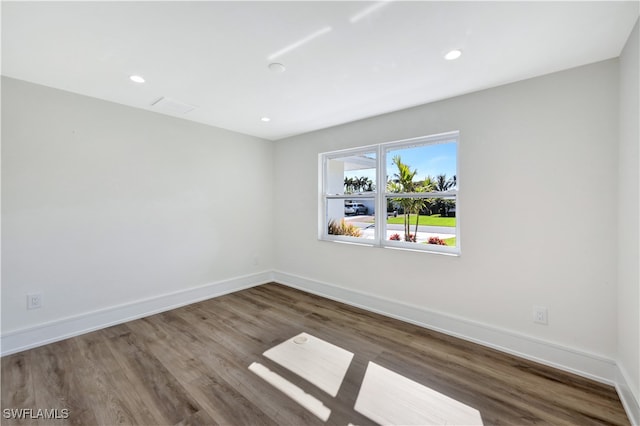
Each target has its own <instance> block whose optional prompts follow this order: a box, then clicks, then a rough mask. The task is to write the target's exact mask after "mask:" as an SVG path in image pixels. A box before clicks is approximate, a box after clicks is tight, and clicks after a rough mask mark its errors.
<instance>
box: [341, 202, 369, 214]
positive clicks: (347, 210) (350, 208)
mask: <svg viewBox="0 0 640 426" xmlns="http://www.w3.org/2000/svg"><path fill="white" fill-rule="evenodd" d="M367 213H369V209H368V208H367V206H365V205H364V204H361V203H344V214H345V215H350V214H353V215H356V214H367Z"/></svg>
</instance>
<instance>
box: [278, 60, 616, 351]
mask: <svg viewBox="0 0 640 426" xmlns="http://www.w3.org/2000/svg"><path fill="white" fill-rule="evenodd" d="M451 130H460V150H459V155H460V157H459V161H460V166H459V175H458V179H459V184H460V199H459V209H458V213H459V217H460V229H461V240H460V242H461V247H462V255H461V256H460V257H450V256H443V255H436V254H426V253H416V252H408V251H397V250H390V249H380V248H370V247H361V246H355V245H346V244H340V243H331V242H325V241H318V240H317V233H316V230H317V224H316V220H317V210H316V209H317V206H318V194H317V191H316V188H318V182H317V180H318V170H317V163H318V161H317V159H318V153H321V152H326V151H331V150H336V149H343V148H349V147H357V146H361V145H368V144H373V143H378V142H387V141H393V140H398V139H405V138H410V137H417V136H422V135H429V134H435V133H440V132H446V131H451ZM617 138H618V67H617V60H609V61H605V62H601V63H596V64H592V65H588V66H584V67H580V68H576V69H572V70H568V71H564V72H559V73H555V74H551V75H547V76H543V77H539V78H535V79H531V80H526V81H522V82H518V83H514V84H510V85H506V86H502V87H498V88H493V89H489V90H486V91H482V92H477V93H473V94H469V95H465V96H460V97H457V98H453V99H449V100H445V101H441V102H437V103H433V104H428V105H424V106H419V107H416V108H412V109H407V110H404V111H399V112H395V113H391V114H387V115H383V116H379V117H374V118H371V119H367V120H362V121H358V122H354V123H349V124H345V125H342V126H338V127H334V128H329V129H325V130H320V131H316V132H312V133H309V134H305V135H301V136H297V137H292V138H289V139H285V140H281V141H278V142H276V152H275V165H276V167H275V188H276V202H275V209H276V210H275V213H276V214H275V217H276V232H277V235H278V238H277V239H276V253H277V257H276V268H277V269H278V270H280V271H284V272H286V273H288V274H292V275H298V276H300V277H303V278H308V279H311V280H315V281H317V282H324V283H330V284H332V285H336V286H340V287H343V288H346V289H348V290H353V291H356V292H365V293H368V294H371V295H375V296H377V297H381V298H387V299H393V300H396V301H399V302H401V303H405V304H409V305H414V306H418V307H421V308H425V309H428V310H431V311H435V312H442V313H446V314H448V315H451V316H455V317H459V318H466V319H468V320H471V321H474V322H478V323H482V324H486V325H489V326H491V327H495V328H496V329H502V330H507V331H508V332H513V333H517V334H519V335H524V336H532V337H534V338H537V339H540V340H544V341H547V342H556V343H558V344H560V345H562V346H563V347H569V348H574V349H577V350H580V351H585V352H588V353H592V354H597V355H599V356H602V357H605V358H608V359H614V358H615V355H616V351H617V342H616V333H615V330H616V324H617V320H616V318H617V314H616V304H617V297H616V274H615V271H616V262H617V261H616V249H617V226H616V222H617V218H616V205H617V191H616V182H617V178H616V176H617V168H616V166H617V150H616V144H617ZM292 200H295V201H296V202H295V204H296V206H297V208H296V211H290V210H289V209H287V206H288V205H290V204H291V201H292ZM533 305H543V306H547V307H548V309H549V325H548V326H543V325H537V324H534V323H533V322H532V306H533ZM514 349H517V348H514Z"/></svg>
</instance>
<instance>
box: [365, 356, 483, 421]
mask: <svg viewBox="0 0 640 426" xmlns="http://www.w3.org/2000/svg"><path fill="white" fill-rule="evenodd" d="M355 410H356V411H357V412H359V413H360V414H362V415H364V416H366V417H368V418H369V419H371V420H373V421H374V422H376V423H378V424H381V425H389V424H393V425H400V424H401V425H425V424H438V425H444V424H446V425H482V417H481V416H480V412H479V411H478V410H476V409H475V408H472V407H469V406H468V405H465V404H463V403H461V402H459V401H456V400H455V399H453V398H450V397H448V396H446V395H443V394H441V393H440V392H437V391H435V390H433V389H431V388H428V387H426V386H424V385H421V384H420V383H417V382H414V381H413V380H411V379H408V378H406V377H404V376H402V375H400V374H398V373H394V372H393V371H391V370H388V369H386V368H384V367H381V366H379V365H378V364H375V363H373V362H369V365H368V366H367V371H366V373H365V375H364V379H363V380H362V386H361V387H360V392H359V393H358V398H357V399H356V405H355Z"/></svg>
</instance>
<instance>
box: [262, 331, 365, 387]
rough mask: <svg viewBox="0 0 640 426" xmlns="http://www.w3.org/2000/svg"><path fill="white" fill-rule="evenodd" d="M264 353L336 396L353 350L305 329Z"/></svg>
mask: <svg viewBox="0 0 640 426" xmlns="http://www.w3.org/2000/svg"><path fill="white" fill-rule="evenodd" d="M263 355H264V356H265V357H267V358H269V359H270V360H272V361H274V362H276V363H278V364H280V365H281V366H283V367H284V368H286V369H287V370H289V371H291V372H293V373H295V374H297V375H298V376H300V377H302V378H303V379H305V380H307V381H308V382H310V383H312V384H314V385H316V386H317V387H318V388H320V389H322V390H323V391H325V392H326V393H328V394H329V395H331V396H333V397H335V396H336V395H337V394H338V389H340V385H341V384H342V380H343V379H344V376H345V374H347V369H348V368H349V365H350V364H351V360H352V359H353V353H352V352H349V351H347V350H344V349H342V348H341V347H339V346H336V345H333V344H331V343H329V342H325V341H324V340H322V339H318V338H317V337H314V336H312V335H310V334H307V333H300V334H299V335H297V336H294V337H292V338H291V339H289V340H286V341H284V342H282V343H280V344H279V345H277V346H274V347H273V348H271V349H269V350H267V351H266V352H265V353H264V354H263Z"/></svg>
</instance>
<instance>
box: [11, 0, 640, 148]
mask: <svg viewBox="0 0 640 426" xmlns="http://www.w3.org/2000/svg"><path fill="white" fill-rule="evenodd" d="M638 4H639V3H638V1H628V2H612V1H604V2H427V1H420V2H418V1H414V2H401V1H390V2H363V1H354V2H351V1H340V2H302V1H300V2H291V1H289V2H272V1H259V2H240V1H231V2H219V1H216V2H180V1H176V2H8V1H3V2H2V74H3V75H6V76H9V77H14V78H18V79H22V80H27V81H31V82H34V83H38V84H44V85H47V86H51V87H56V88H59V89H63V90H68V91H71V92H76V93H80V94H84V95H88V96H93V97H96V98H101V99H106V100H109V101H114V102H118V103H121V104H125V105H130V106H133V107H137V108H143V109H147V110H151V111H153V110H157V109H156V108H157V107H154V106H152V104H153V103H154V102H156V101H157V100H158V99H159V98H161V97H168V98H171V99H173V100H176V101H179V102H182V103H186V104H190V105H194V106H197V108H196V109H194V110H193V111H190V112H187V113H185V114H181V113H177V112H176V113H170V115H175V116H178V117H182V118H185V119H188V120H193V121H197V122H201V123H206V124H210V125H213V126H217V127H222V128H226V129H230V130H234V131H237V132H241V133H246V134H250V135H255V136H259V137H262V138H266V139H272V140H274V139H280V138H283V137H287V136H291V135H296V134H300V133H304V132H309V131H312V130H316V129H320V128H325V127H329V126H333V125H337V124H341V123H345V122H349V121H353V120H357V119H361V118H365V117H370V116H374V115H378V114H382V113H385V112H390V111H395V110H399V109H403V108H407V107H411V106H415V105H420V104H424V103H427V102H432V101H435V100H439V99H444V98H449V97H452V96H456V95H460V94H463V93H468V92H472V91H476V90H480V89H485V88H488V87H493V86H497V85H501V84H505V83H509V82H513V81H518V80H522V79H526V78H530V77H534V76H537V75H542V74H547V73H550V72H554V71H559V70H562V69H567V68H571V67H575V66H579V65H583V64H587V63H592V62H596V61H600V60H604V59H608V58H613V57H617V56H618V55H619V54H620V51H621V50H622V47H623V46H624V42H625V41H626V39H627V37H628V35H629V33H630V32H631V29H632V27H633V25H634V23H635V21H636V20H637V18H638ZM372 6H374V7H373V8H372ZM378 6H379V7H378ZM376 7H377V8H376ZM368 9H369V11H370V13H369V14H366V15H365V16H361V17H360V18H359V19H358V16H357V15H358V14H360V13H361V12H366V11H367V10H368ZM371 9H375V10H371ZM354 18H355V19H354ZM314 35H315V37H313V36H314ZM454 48H458V49H461V50H462V51H463V55H462V57H461V58H460V59H458V60H456V61H445V60H444V59H443V55H444V54H445V53H446V52H447V51H449V50H451V49H454ZM274 56H275V57H274ZM272 62H279V63H282V64H284V65H285V67H286V71H285V72H284V73H274V72H272V71H270V70H269V69H268V65H269V64H270V63H272ZM132 74H139V75H142V76H143V77H144V78H145V79H146V83H144V84H137V83H133V82H131V81H130V80H129V78H128V77H129V76H130V75H132ZM264 116H267V117H270V118H271V121H270V122H268V123H265V122H263V121H261V117H264Z"/></svg>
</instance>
